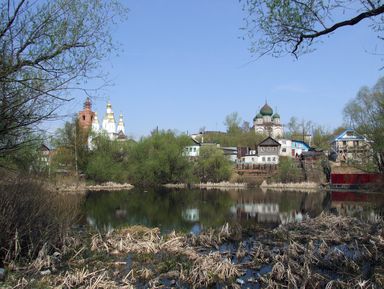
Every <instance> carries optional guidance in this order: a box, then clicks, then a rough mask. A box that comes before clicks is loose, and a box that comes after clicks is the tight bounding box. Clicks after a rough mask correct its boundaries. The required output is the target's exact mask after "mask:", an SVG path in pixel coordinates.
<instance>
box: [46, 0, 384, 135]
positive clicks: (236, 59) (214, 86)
mask: <svg viewBox="0 0 384 289" xmlns="http://www.w3.org/2000/svg"><path fill="white" fill-rule="evenodd" d="M123 3H124V4H125V5H126V6H127V7H128V9H129V12H128V17H127V20H126V21H125V22H124V23H120V24H118V25H117V27H115V29H114V31H113V34H112V36H113V39H114V41H116V42H117V43H118V44H119V47H120V51H119V53H118V55H116V54H113V55H111V56H110V57H108V59H107V60H106V61H104V62H103V64H102V69H103V71H104V72H107V73H108V74H109V79H110V80H111V82H112V83H113V85H112V86H108V87H106V88H103V89H102V90H101V91H99V92H98V95H95V96H94V97H92V101H93V109H94V110H95V111H97V112H98V115H99V119H100V120H101V119H102V117H103V116H104V113H105V106H106V102H107V100H108V99H109V100H110V102H111V104H112V108H113V110H114V112H115V118H116V119H117V118H118V115H119V114H120V113H122V114H123V116H124V122H125V130H126V134H127V135H128V136H130V137H132V138H134V139H139V138H140V137H142V136H146V135H149V134H150V132H151V131H152V130H153V129H154V128H156V127H158V128H159V129H172V130H175V131H177V132H179V133H183V132H185V133H190V134H191V133H196V132H198V131H199V130H200V129H201V128H202V127H204V128H205V129H206V130H222V131H224V130H225V125H224V120H225V117H226V116H227V115H228V114H230V113H232V112H238V114H239V115H240V117H241V118H242V120H243V121H248V122H250V123H252V119H253V117H254V116H255V115H256V114H257V112H258V111H259V109H260V107H261V106H263V105H264V103H265V102H266V100H267V101H268V104H269V105H270V106H271V107H272V108H273V109H274V110H275V111H277V112H278V113H279V114H280V116H281V121H282V123H283V124H286V123H287V122H288V121H289V119H290V118H291V117H292V116H295V117H297V118H298V119H299V120H302V119H304V120H306V121H309V120H310V121H312V122H315V123H317V124H319V125H322V126H324V127H325V128H327V129H329V130H332V129H334V128H336V127H338V126H340V125H341V124H342V122H343V115H342V111H343V108H344V106H345V104H346V103H347V102H348V101H349V100H350V99H352V98H353V97H355V96H356V94H357V92H358V90H359V89H360V88H361V87H362V86H364V85H368V86H373V85H374V84H375V83H376V81H377V80H378V79H379V78H380V77H381V76H382V75H383V72H382V71H381V70H380V68H381V67H382V66H383V63H384V62H383V59H382V57H381V56H379V55H375V54H374V53H372V51H374V50H375V48H376V46H378V45H380V44H381V43H380V41H379V40H377V34H375V33H373V32H372V31H371V30H370V29H369V27H368V24H369V22H368V21H365V22H363V23H361V25H357V26H354V27H348V28H345V29H342V30H340V31H337V32H336V33H335V34H334V35H332V36H329V37H328V36H326V37H324V38H322V39H321V40H322V41H323V43H322V44H318V45H317V46H316V48H317V50H316V51H315V52H313V53H310V54H307V55H304V56H302V57H300V58H299V59H295V58H294V57H293V56H290V55H287V56H285V57H283V58H273V57H271V56H264V57H262V58H260V59H256V57H254V56H252V55H251V54H250V52H249V48H250V43H249V41H248V40H243V39H242V37H243V36H244V32H243V31H242V30H241V27H243V26H244V22H243V17H244V16H245V14H244V12H243V11H242V6H241V3H239V1H238V0H225V1H223V0H209V1H206V0H193V1H187V0H163V1H153V0H152V1H150V0H125V1H123ZM84 100H85V97H84V96H79V97H76V99H75V100H73V101H72V102H70V103H68V104H66V105H65V106H64V107H63V108H62V111H63V113H64V114H65V113H70V112H72V113H73V112H75V111H80V110H81V109H82V106H83V102H84ZM62 124H63V121H61V122H59V123H56V124H55V125H53V127H52V128H54V126H61V125H62Z"/></svg>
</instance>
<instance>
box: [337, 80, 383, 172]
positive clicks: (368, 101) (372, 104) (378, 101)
mask: <svg viewBox="0 0 384 289" xmlns="http://www.w3.org/2000/svg"><path fill="white" fill-rule="evenodd" d="M344 117H345V119H346V121H347V122H348V123H349V124H350V125H351V126H352V127H353V128H354V129H355V130H356V131H357V132H358V133H360V134H362V135H364V136H366V137H367V138H368V140H370V141H372V149H373V158H374V160H375V163H376V164H377V168H378V170H379V171H380V172H382V173H383V172H384V78H380V79H379V80H378V81H377V83H376V85H374V86H373V87H372V88H369V87H363V88H361V89H360V91H359V92H358V94H357V96H356V97H355V98H354V99H352V100H351V101H350V102H348V103H347V105H346V106H345V108H344Z"/></svg>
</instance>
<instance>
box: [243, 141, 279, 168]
mask: <svg viewBox="0 0 384 289" xmlns="http://www.w3.org/2000/svg"><path fill="white" fill-rule="evenodd" d="M280 146H281V145H280V143H279V142H278V141H277V140H275V139H273V138H272V137H267V138H266V139H265V140H263V141H262V142H260V143H259V144H258V145H257V147H256V150H249V151H248V153H247V154H245V155H243V156H241V158H240V164H259V165H266V164H269V165H277V164H278V163H279V152H280Z"/></svg>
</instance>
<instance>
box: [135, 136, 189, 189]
mask: <svg viewBox="0 0 384 289" xmlns="http://www.w3.org/2000/svg"><path fill="white" fill-rule="evenodd" d="M189 144H190V139H189V137H188V136H186V135H181V136H177V135H175V133H174V132H172V131H160V132H157V131H154V132H152V134H151V135H150V136H149V137H146V138H142V139H141V140H140V141H139V142H138V143H137V144H135V145H134V146H132V150H131V151H130V155H129V157H128V161H129V164H128V168H129V174H130V177H131V179H132V181H133V183H134V184H136V185H140V186H158V185H161V184H166V183H180V182H189V181H190V178H191V173H192V164H191V163H190V162H189V161H188V160H187V158H186V157H184V156H183V151H184V147H185V146H187V145H189Z"/></svg>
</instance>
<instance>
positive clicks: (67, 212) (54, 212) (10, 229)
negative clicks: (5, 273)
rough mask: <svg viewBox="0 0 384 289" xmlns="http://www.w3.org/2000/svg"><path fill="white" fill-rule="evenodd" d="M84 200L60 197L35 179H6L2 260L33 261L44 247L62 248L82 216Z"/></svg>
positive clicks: (0, 190) (0, 215)
mask: <svg viewBox="0 0 384 289" xmlns="http://www.w3.org/2000/svg"><path fill="white" fill-rule="evenodd" d="M80 198H81V197H79V196H63V195H57V194H55V193H53V192H51V191H49V190H47V189H46V185H44V183H43V182H42V181H38V180H36V179H32V178H31V177H26V176H20V175H19V176H17V177H12V178H10V179H7V180H6V179H5V178H4V177H3V179H2V180H1V182H0V199H1V202H0V232H1V234H0V260H3V261H6V262H9V261H11V260H25V258H26V259H32V258H35V257H36V256H37V254H38V252H39V251H40V250H41V249H42V248H43V247H44V246H45V248H48V250H49V249H50V248H58V247H60V246H61V245H62V244H63V241H64V239H65V238H66V236H67V233H68V231H69V229H70V227H71V225H72V224H73V223H74V221H75V220H76V217H77V216H78V208H79V205H80V203H81V199H80ZM0 263H1V262H0Z"/></svg>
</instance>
